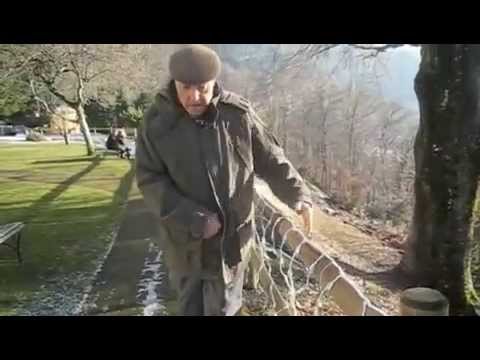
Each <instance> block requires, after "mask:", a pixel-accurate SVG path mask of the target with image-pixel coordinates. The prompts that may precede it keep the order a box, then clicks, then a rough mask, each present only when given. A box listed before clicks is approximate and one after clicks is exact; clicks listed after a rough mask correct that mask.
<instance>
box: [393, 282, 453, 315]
mask: <svg viewBox="0 0 480 360" xmlns="http://www.w3.org/2000/svg"><path fill="white" fill-rule="evenodd" d="M448 311H449V304H448V299H447V298H446V297H445V296H444V295H443V294H442V293H441V292H439V291H437V290H434V289H429V288H422V287H419V288H412V289H407V290H405V291H404V292H403V293H402V295H401V297H400V315H401V316H448Z"/></svg>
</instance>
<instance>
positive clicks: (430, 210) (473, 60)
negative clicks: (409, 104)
mask: <svg viewBox="0 0 480 360" xmlns="http://www.w3.org/2000/svg"><path fill="white" fill-rule="evenodd" d="M479 74H480V46H478V45H458V44H455V45H424V46H423V47H422V61H421V64H420V69H419V72H418V74H417V77H416V79H415V91H416V93H417V97H418V101H419V105H420V126H419V130H418V133H417V137H416V140H415V147H414V150H415V170H416V175H415V209H414V215H413V221H412V228H411V233H410V236H409V239H408V243H407V249H406V253H405V256H404V259H403V261H402V264H401V265H402V269H403V270H405V271H406V272H407V274H409V275H411V278H412V279H414V282H415V285H419V286H429V287H433V288H436V289H438V290H440V291H442V292H443V293H444V294H446V295H447V296H448V298H449V300H450V305H451V313H452V314H465V313H469V312H470V311H471V310H472V307H471V305H472V303H473V302H475V301H476V299H475V297H476V296H475V292H474V290H473V286H472V278H471V273H470V267H469V263H470V257H471V241H472V239H471V220H472V208H473V205H474V201H475V193H476V189H477V180H478V168H479V166H478V161H477V160H476V159H477V158H478V150H477V148H478V146H477V145H478V142H479V133H480V113H479V108H478V105H479V99H480V91H479V90H480V82H479V80H480V79H479Z"/></svg>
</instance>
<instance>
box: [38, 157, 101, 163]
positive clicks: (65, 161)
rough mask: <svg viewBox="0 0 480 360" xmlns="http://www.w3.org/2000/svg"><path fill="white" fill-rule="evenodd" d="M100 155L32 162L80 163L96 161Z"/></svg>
mask: <svg viewBox="0 0 480 360" xmlns="http://www.w3.org/2000/svg"><path fill="white" fill-rule="evenodd" d="M97 158H98V156H92V157H84V158H80V159H79V158H74V159H61V160H40V161H32V162H31V164H35V165H37V164H68V163H79V162H91V161H92V160H93V161H95V159H97Z"/></svg>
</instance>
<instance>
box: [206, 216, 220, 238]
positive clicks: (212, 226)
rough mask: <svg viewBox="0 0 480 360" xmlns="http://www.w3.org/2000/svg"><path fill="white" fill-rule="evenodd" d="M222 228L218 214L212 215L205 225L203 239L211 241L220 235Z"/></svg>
mask: <svg viewBox="0 0 480 360" xmlns="http://www.w3.org/2000/svg"><path fill="white" fill-rule="evenodd" d="M221 228H222V224H221V223H220V220H219V218H218V215H217V214H211V215H208V216H207V221H206V224H205V229H204V231H203V238H204V239H210V238H212V237H214V236H215V235H217V234H218V232H219V231H220V229H221Z"/></svg>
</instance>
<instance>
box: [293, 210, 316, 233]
mask: <svg viewBox="0 0 480 360" xmlns="http://www.w3.org/2000/svg"><path fill="white" fill-rule="evenodd" d="M295 211H296V212H297V214H298V215H300V216H301V217H302V219H303V224H304V226H305V232H306V235H307V237H308V238H311V237H312V223H313V207H312V205H310V204H308V203H306V202H303V201H301V202H299V203H297V204H296V206H295Z"/></svg>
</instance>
